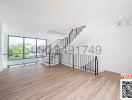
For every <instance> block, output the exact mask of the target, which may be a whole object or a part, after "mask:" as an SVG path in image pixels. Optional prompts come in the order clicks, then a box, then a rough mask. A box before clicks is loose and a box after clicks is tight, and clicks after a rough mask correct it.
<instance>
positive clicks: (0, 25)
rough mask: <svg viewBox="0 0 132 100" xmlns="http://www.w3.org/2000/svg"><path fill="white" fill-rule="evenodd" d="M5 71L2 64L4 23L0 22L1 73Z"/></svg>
mask: <svg viewBox="0 0 132 100" xmlns="http://www.w3.org/2000/svg"><path fill="white" fill-rule="evenodd" d="M2 69H3V63H2V23H1V22H0V71H2Z"/></svg>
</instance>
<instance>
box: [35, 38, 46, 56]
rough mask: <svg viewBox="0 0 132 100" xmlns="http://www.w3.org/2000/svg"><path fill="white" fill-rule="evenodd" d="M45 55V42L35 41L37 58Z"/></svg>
mask: <svg viewBox="0 0 132 100" xmlns="http://www.w3.org/2000/svg"><path fill="white" fill-rule="evenodd" d="M42 55H46V40H41V39H37V57H42Z"/></svg>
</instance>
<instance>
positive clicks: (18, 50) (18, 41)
mask: <svg viewBox="0 0 132 100" xmlns="http://www.w3.org/2000/svg"><path fill="white" fill-rule="evenodd" d="M8 54H9V60H18V59H23V38H21V37H12V36H10V37H9V52H8Z"/></svg>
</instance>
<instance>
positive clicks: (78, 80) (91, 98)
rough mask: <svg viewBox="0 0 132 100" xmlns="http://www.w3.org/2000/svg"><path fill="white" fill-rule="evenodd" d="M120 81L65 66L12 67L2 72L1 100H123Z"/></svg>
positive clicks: (116, 76)
mask: <svg viewBox="0 0 132 100" xmlns="http://www.w3.org/2000/svg"><path fill="white" fill-rule="evenodd" d="M119 79H120V75H118V74H114V73H111V72H107V71H105V72H102V73H100V74H99V75H98V76H95V75H92V74H88V72H85V71H81V70H77V69H73V68H70V67H67V66H64V65H56V66H54V67H50V68H49V67H46V66H42V65H30V66H25V67H18V68H11V69H9V70H5V71H3V72H1V73H0V100H120V99H119Z"/></svg>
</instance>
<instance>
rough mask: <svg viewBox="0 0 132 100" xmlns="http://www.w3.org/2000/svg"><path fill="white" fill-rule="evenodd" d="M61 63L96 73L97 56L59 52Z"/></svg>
mask: <svg viewBox="0 0 132 100" xmlns="http://www.w3.org/2000/svg"><path fill="white" fill-rule="evenodd" d="M61 64H66V65H69V66H71V67H73V68H79V69H82V70H85V71H88V72H89V73H94V74H95V75H97V74H98V58H97V56H92V55H82V54H65V53H62V54H61Z"/></svg>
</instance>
